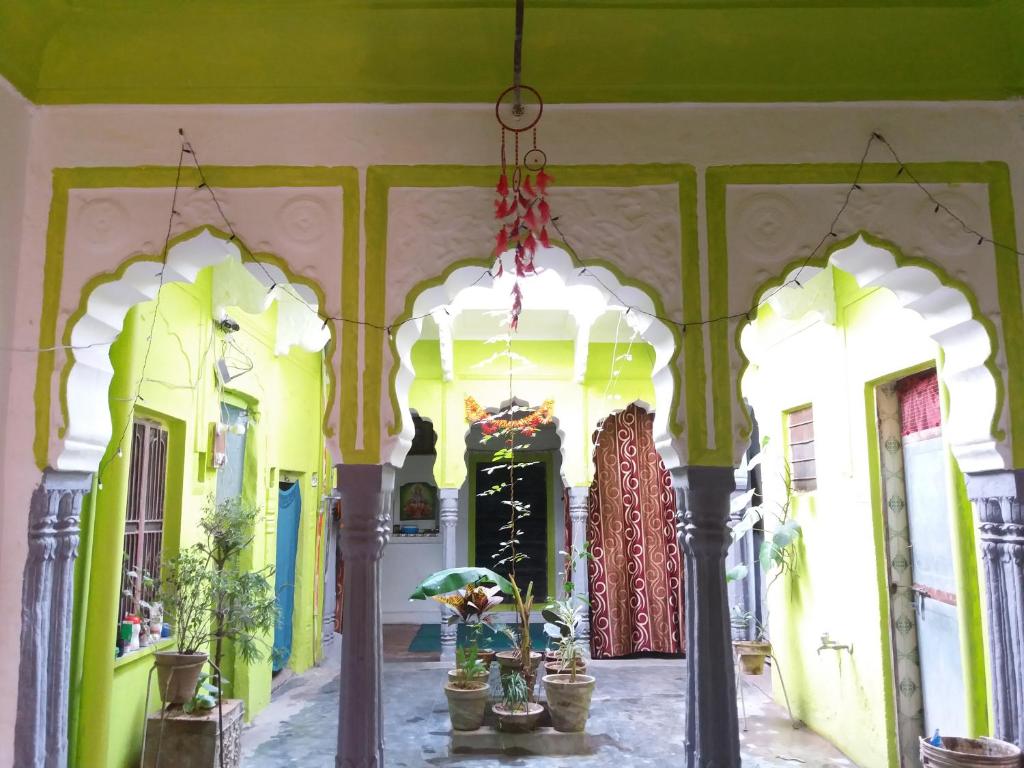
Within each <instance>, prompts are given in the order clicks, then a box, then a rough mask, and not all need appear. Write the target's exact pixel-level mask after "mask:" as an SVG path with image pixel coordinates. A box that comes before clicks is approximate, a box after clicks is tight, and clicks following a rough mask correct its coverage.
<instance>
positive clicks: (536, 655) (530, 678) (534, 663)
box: [497, 651, 544, 696]
mask: <svg viewBox="0 0 1024 768" xmlns="http://www.w3.org/2000/svg"><path fill="white" fill-rule="evenodd" d="M543 656H544V654H542V653H540V651H530V668H529V669H528V670H527V673H526V685H527V688H528V689H529V690H530V692H531V694H533V695H534V696H536V691H537V678H538V675H537V667H539V666H540V660H541V659H542V658H543ZM497 659H498V664H499V665H500V666H501V676H502V677H505V676H506V675H509V674H511V673H512V672H514V671H519V670H521V669H522V668H523V663H522V660H521V659H520V658H519V656H518V655H516V652H515V651H498V654H497Z"/></svg>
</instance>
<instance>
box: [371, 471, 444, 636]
mask: <svg viewBox="0 0 1024 768" xmlns="http://www.w3.org/2000/svg"><path fill="white" fill-rule="evenodd" d="M435 459H436V456H433V455H429V456H408V457H406V460H405V464H404V465H403V466H402V467H400V468H399V470H398V472H396V473H395V494H394V496H395V498H394V508H393V509H392V520H393V521H394V523H395V524H398V525H401V523H400V522H399V519H398V496H399V493H398V492H399V490H400V489H401V487H402V486H403V485H404V484H405V483H417V482H419V483H433V482H434V461H435ZM413 524H414V523H405V525H413ZM415 525H418V526H419V527H420V528H424V529H426V528H438V527H440V522H439V521H435V522H433V523H430V522H426V521H424V522H420V523H415ZM442 565H443V560H442V552H441V537H440V536H431V537H422V538H420V537H409V538H404V537H401V536H394V535H393V536H392V537H391V541H390V542H389V543H388V545H387V547H385V548H384V557H383V558H382V560H381V566H380V609H381V620H382V621H383V622H384V623H385V624H428V623H431V622H434V621H439V620H440V617H441V608H440V606H439V605H438V604H437V603H436V602H435V601H433V600H409V594H410V593H411V592H412V591H413V590H414V589H415V588H416V585H417V584H419V583H420V582H421V581H423V579H424V578H426V577H427V576H429V575H430V574H431V573H433V572H434V571H438V570H440V569H441V567H442Z"/></svg>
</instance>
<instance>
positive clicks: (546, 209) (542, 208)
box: [537, 200, 551, 226]
mask: <svg viewBox="0 0 1024 768" xmlns="http://www.w3.org/2000/svg"><path fill="white" fill-rule="evenodd" d="M537 213H539V214H540V223H541V226H544V225H545V224H547V223H548V222H549V221H551V206H550V205H548V201H547V200H541V201H540V202H539V203H537Z"/></svg>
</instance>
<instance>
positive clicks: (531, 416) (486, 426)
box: [465, 397, 555, 437]
mask: <svg viewBox="0 0 1024 768" xmlns="http://www.w3.org/2000/svg"><path fill="white" fill-rule="evenodd" d="M465 404H466V421H467V422H468V423H469V424H477V423H479V424H480V429H481V430H482V431H483V433H484V434H485V435H493V434H495V433H497V432H504V431H507V430H515V431H520V432H522V433H523V434H524V435H526V436H527V437H529V436H530V435H532V434H533V433H534V432H535V431H536V429H537V427H539V426H541V425H542V424H550V423H551V420H552V419H553V418H554V410H555V401H554V400H545V401H544V402H543V403H542V404H541V405H540V407H539V408H534V409H533V410H532V411H530V412H529V413H528V414H526V415H525V416H521V417H520V418H518V419H496V418H494V417H493V416H491V414H489V413H488V412H487V411H486V410H484V409H483V408H482V407H481V406H480V403H478V402H477V401H476V400H475V399H474V398H472V397H466V401H465Z"/></svg>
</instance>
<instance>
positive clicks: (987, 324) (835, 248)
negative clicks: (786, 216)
mask: <svg viewBox="0 0 1024 768" xmlns="http://www.w3.org/2000/svg"><path fill="white" fill-rule="evenodd" d="M858 238H863V240H864V242H866V243H867V244H868V245H870V246H873V247H875V248H881V249H883V250H885V251H887V252H889V253H891V254H892V256H893V260H894V261H895V262H896V267H895V268H894V269H893V270H892V271H894V272H895V271H898V270H900V269H903V268H905V267H918V268H921V269H925V270H927V271H928V272H931V273H932V274H933V275H935V277H936V278H937V279H938V281H939V283H940V284H941V285H942V286H944V287H946V288H953V289H955V290H956V291H958V292H959V293H960V294H961V295H963V297H964V298H965V299H967V303H968V304H969V305H970V307H971V319H972V320H974V321H976V322H978V323H980V324H981V326H982V327H983V328H984V329H985V333H986V334H987V335H988V338H989V343H990V345H991V348H990V351H989V354H988V356H987V357H986V358H985V362H984V363H982V365H983V366H984V367H985V368H986V369H987V370H988V372H989V373H990V374H992V380H993V381H994V382H995V386H996V407H995V411H994V412H993V414H992V420H991V422H990V424H989V433H990V434H991V435H992V437H993V438H994V439H996V440H998V441H1003V440H1005V439H1006V432H1005V430H1002V429H999V417H1000V415H1001V414H1002V412H1003V407H1004V405H1005V399H1006V393H1005V387H1006V385H1005V383H1004V382H1003V377H1002V374H1001V373H1000V371H999V368H998V366H997V365H996V355H997V353H998V352H999V336H998V334H997V333H996V326H995V323H993V322H992V320H991V319H989V318H988V317H987V316H986V315H985V314H984V313H982V311H981V310H980V309H979V307H978V300H977V298H976V297H975V295H974V291H973V290H972V289H971V287H970V286H968V285H967V284H966V283H964V282H963V281H961V280H957V279H956V278H954V277H950V275H949V273H947V272H946V270H945V269H944V268H943V267H942V266H941V265H939V264H936V263H935V262H933V261H930V260H928V259H924V258H920V257H917V256H907V255H906V254H904V253H903V250H902V249H901V248H900V247H899V246H898V245H896V244H895V243H893V242H891V241H889V240H885V239H883V238H880V237H876V236H874V235H872V234H871V233H870V232H867V231H865V230H859V231H857V232H854V233H853V234H851V235H848V236H847V237H844V238H842V239H840V240H836V241H835V242H833V243H832V244H831V245H829V247H828V248H827V249H825V251H824V253H823V254H822V255H821V256H818V257H815V258H813V259H811V260H809V261H807V260H805V259H793V260H792V261H790V262H788V263H787V264H786V266H785V267H783V269H782V271H781V272H780V273H779V275H778V276H777V277H773V278H769V279H768V280H767V281H765V282H764V283H762V284H761V286H760V287H759V288H758V290H757V291H756V292H755V294H754V305H755V306H756V305H758V304H760V303H761V300H762V298H763V296H764V295H765V294H766V293H768V292H769V291H770V290H772V289H774V288H777V287H779V286H781V285H783V284H784V283H785V281H786V275H789V274H791V273H792V272H793V271H794V270H796V269H799V268H800V267H801V266H808V267H818V268H825V267H827V266H828V265H829V262H830V261H831V259H832V256H833V254H835V253H837V252H839V251H841V250H843V249H845V248H848V247H849V246H851V245H853V244H854V243H855V242H856V241H857V239H858ZM910 311H911V312H913V311H914V310H910ZM750 323H751V320H750V319H749V318H744V319H741V320H740V321H739V322H738V323H737V324H736V330H735V331H734V332H733V344H735V345H736V350H737V352H738V353H739V355H740V367H739V370H738V373H737V377H736V378H737V386H736V401H737V402H738V403H739V404H740V405H741V406H742V405H743V391H742V387H741V384H742V381H743V376H744V374H745V373H746V372H747V369H748V368H749V367H750V360H748V359H747V356H746V354H744V352H743V347H742V345H741V344H740V336H741V335H742V333H743V329H744V328H746V327H747V326H748V325H750ZM940 348H941V346H940ZM741 411H742V412H743V413H746V409H742V408H741ZM742 429H743V431H744V432H745V434H746V437H747V438H749V437H750V433H751V431H752V424H751V422H750V419H749V418H748V419H745V420H744V426H743V427H742Z"/></svg>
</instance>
